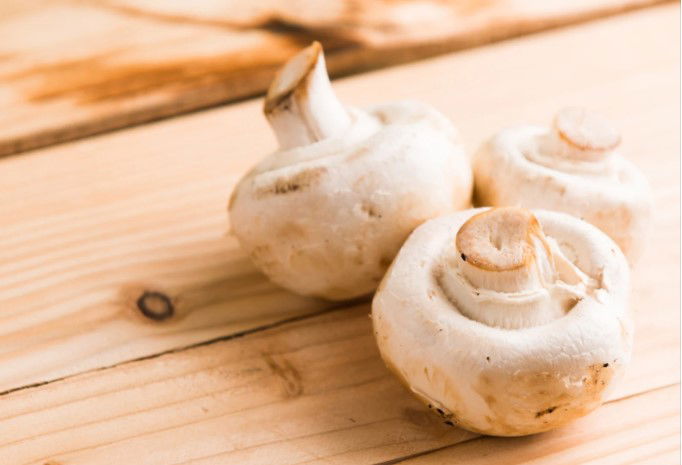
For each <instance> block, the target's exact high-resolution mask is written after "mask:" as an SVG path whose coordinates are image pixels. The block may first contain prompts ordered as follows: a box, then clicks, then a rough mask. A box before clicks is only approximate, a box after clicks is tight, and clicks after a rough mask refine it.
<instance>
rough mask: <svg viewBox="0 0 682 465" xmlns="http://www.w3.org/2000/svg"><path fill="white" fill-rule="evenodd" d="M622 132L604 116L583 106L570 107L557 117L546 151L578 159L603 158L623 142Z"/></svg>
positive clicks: (561, 111)
mask: <svg viewBox="0 0 682 465" xmlns="http://www.w3.org/2000/svg"><path fill="white" fill-rule="evenodd" d="M620 140H621V138H620V134H619V133H618V131H617V130H616V129H615V128H614V127H613V125H611V123H610V122H609V121H608V120H607V119H606V118H604V117H603V116H601V115H599V114H597V113H594V112H591V111H588V110H586V109H584V108H578V107H568V108H564V109H562V110H560V111H559V112H558V113H557V115H556V117H555V118H554V124H553V127H552V131H551V132H550V134H549V136H548V138H547V141H546V142H547V143H548V144H549V147H547V151H548V152H549V153H551V154H553V155H556V156H560V157H564V158H568V159H571V160H577V161H600V160H603V159H604V158H606V157H607V156H608V155H610V154H611V153H612V152H613V150H614V149H615V148H616V147H618V145H619V144H620Z"/></svg>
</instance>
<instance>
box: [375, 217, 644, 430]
mask: <svg viewBox="0 0 682 465" xmlns="http://www.w3.org/2000/svg"><path fill="white" fill-rule="evenodd" d="M628 280H629V269H628V266H627V262H626V260H625V257H624V256H623V254H622V252H621V251H620V250H619V249H618V247H617V246H616V244H615V243H614V242H613V241H612V240H611V239H610V238H609V237H607V236H606V235H605V234H604V233H602V232H601V231H600V230H598V229H597V228H595V227H594V226H592V225H590V224H588V223H586V222H584V221H582V220H580V219H578V218H575V217H573V216H570V215H567V214H565V213H557V212H549V211H544V210H537V211H532V212H531V211H529V210H526V209H522V208H518V207H504V208H493V209H474V210H465V211H461V212H457V213H454V214H451V215H448V216H444V217H441V218H437V219H433V220H430V221H428V222H426V223H425V224H423V225H421V226H420V227H419V228H417V229H416V230H415V231H414V233H413V234H412V235H411V236H410V237H409V239H408V240H407V242H406V243H405V245H404V246H403V247H402V249H401V250H400V252H399V253H398V255H397V257H396V259H395V260H394V262H393V264H392V265H391V267H390V269H389V270H388V272H387V274H386V277H385V278H384V280H383V281H382V283H381V285H380V287H379V290H378V291H377V293H376V295H375V297H374V301H373V303H372V319H373V323H374V331H375V336H376V339H377V343H378V346H379V349H380V352H381V356H382V358H383V359H384V361H385V362H386V364H387V365H388V367H389V368H390V369H391V370H392V371H393V372H394V373H395V374H396V375H397V376H398V377H399V378H400V379H401V381H402V382H403V383H404V384H405V385H406V386H407V387H408V388H409V390H410V391H411V392H412V393H414V394H415V395H416V396H417V397H418V398H419V399H421V400H422V401H423V402H424V403H425V404H427V405H428V406H429V407H430V408H432V409H433V410H434V411H435V412H437V413H438V414H439V415H440V416H441V417H442V418H443V421H444V422H445V423H448V424H457V425H459V426H461V427H463V428H466V429H468V430H471V431H476V432H479V433H483V434H490V435H497V436H520V435H526V434H532V433H538V432H541V431H547V430H550V429H553V428H556V427H559V426H561V425H563V424H565V423H567V422H568V421H570V420H573V419H574V418H577V417H580V416H582V415H585V414H586V413H588V412H590V411H591V410H593V409H594V408H596V407H597V406H599V405H600V404H601V403H602V402H603V401H604V392H605V390H606V389H607V388H609V387H610V386H611V385H612V384H613V380H614V377H615V376H616V375H619V374H620V373H621V372H622V369H623V367H624V366H625V365H626V364H627V363H628V362H629V359H630V354H631V348H632V333H633V329H632V321H631V316H630V314H629V311H628V310H627V304H628V302H627V300H628V286H629V284H628Z"/></svg>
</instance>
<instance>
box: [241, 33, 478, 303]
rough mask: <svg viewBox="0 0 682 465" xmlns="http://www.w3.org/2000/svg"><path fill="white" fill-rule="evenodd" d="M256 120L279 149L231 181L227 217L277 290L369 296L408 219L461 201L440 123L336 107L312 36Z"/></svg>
mask: <svg viewBox="0 0 682 465" xmlns="http://www.w3.org/2000/svg"><path fill="white" fill-rule="evenodd" d="M265 115H266V116H267V118H268V120H269V122H270V125H271V126H272V128H273V130H274V132H275V134H276V135H277V139H278V141H279V145H280V148H279V150H278V151H277V152H275V153H273V154H271V155H270V156H268V157H266V158H265V159H264V160H263V161H262V162H261V163H259V164H258V165H257V166H256V167H255V168H254V169H253V170H252V171H250V172H249V173H248V174H247V175H246V176H245V177H244V178H243V179H242V180H241V181H240V182H239V183H238V185H237V187H236V188H235V190H234V192H233V195H232V198H231V200H230V205H229V212H230V219H231V225H232V230H233V232H234V234H235V235H236V236H237V238H238V239H239V241H240V243H241V245H242V246H243V248H244V249H245V250H246V251H247V252H248V253H249V255H250V256H251V258H252V259H253V261H254V263H255V264H256V265H257V266H258V267H259V268H260V269H261V270H262V271H263V272H264V273H265V274H266V275H267V276H268V277H269V278H270V279H271V280H272V281H274V282H275V283H277V284H279V285H281V286H283V287H285V288H287V289H290V290H293V291H295V292H297V293H299V294H303V295H311V296H317V297H322V298H327V299H331V300H342V299H349V298H353V297H358V296H362V295H365V294H368V293H370V292H372V291H373V290H374V289H375V288H376V286H377V284H378V283H379V281H380V280H381V278H382V277H383V275H384V272H385V271H386V268H387V267H388V265H389V264H390V262H391V261H392V259H393V257H394V256H395V254H396V253H397V252H398V249H399V248H400V246H401V245H402V243H403V241H404V240H405V239H406V238H407V236H408V235H409V233H410V232H411V231H412V230H413V229H414V228H415V227H416V226H418V225H419V224H421V223H422V222H424V221H425V220H427V219H430V218H433V217H436V216H439V215H442V214H445V213H449V212H452V211H455V210H458V209H461V208H466V207H467V206H469V205H470V202H471V191H472V182H473V180H472V178H473V177H472V173H471V168H470V165H469V160H468V158H467V157H466V155H465V153H464V151H463V148H462V145H461V142H460V140H459V137H458V135H457V133H456V131H455V129H454V128H453V127H452V125H451V123H450V122H449V121H448V120H447V119H446V118H445V117H444V116H443V115H441V114H440V113H439V112H437V111H436V110H434V109H433V108H431V107H429V106H427V105H424V104H420V103H415V102H401V103H391V104H383V105H378V106H375V107H372V108H369V109H368V110H360V109H356V108H352V107H346V106H344V105H342V104H341V103H340V102H339V101H338V100H337V98H336V96H335V95H334V92H333V91H332V88H331V84H330V82H329V78H328V76H327V73H326V69H325V63H324V56H323V53H322V48H321V46H320V45H319V44H318V43H317V42H315V43H313V44H312V45H311V46H310V47H308V48H306V49H304V50H303V51H302V52H300V53H299V54H297V55H296V56H294V57H293V58H292V59H291V60H290V61H289V62H288V63H286V64H285V66H284V67H283V68H282V69H281V70H280V71H279V73H278V74H277V76H276V77H275V79H274V81H273V83H272V85H271V86H270V89H269V90H268V93H267V97H266V99H265Z"/></svg>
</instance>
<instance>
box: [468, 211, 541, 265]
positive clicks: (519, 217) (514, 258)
mask: <svg viewBox="0 0 682 465" xmlns="http://www.w3.org/2000/svg"><path fill="white" fill-rule="evenodd" d="M533 237H537V238H540V239H542V238H543V237H544V234H543V232H542V228H541V227H540V223H538V220H537V218H535V216H534V215H533V214H532V213H531V212H530V211H529V210H526V209H524V208H519V207H502V208H492V209H490V210H487V211H484V212H482V213H479V214H477V215H474V216H472V217H471V218H469V220H467V222H466V223H464V224H463V225H462V227H461V228H460V229H459V231H458V232H457V237H456V239H455V242H456V246H457V250H459V251H460V252H461V258H462V259H463V260H465V261H466V262H467V263H468V264H469V265H472V266H474V267H476V268H480V269H483V270H487V271H512V270H517V269H520V268H525V267H527V266H529V265H530V264H532V263H533V262H534V260H535V251H534V244H533ZM547 252H548V253H549V250H547Z"/></svg>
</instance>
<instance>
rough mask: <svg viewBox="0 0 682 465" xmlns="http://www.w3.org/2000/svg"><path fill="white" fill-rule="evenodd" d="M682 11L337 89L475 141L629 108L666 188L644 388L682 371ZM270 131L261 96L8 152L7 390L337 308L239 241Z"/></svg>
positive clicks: (555, 35)
mask: <svg viewBox="0 0 682 465" xmlns="http://www.w3.org/2000/svg"><path fill="white" fill-rule="evenodd" d="M678 11H679V7H678V6H677V5H669V6H663V7H657V8H652V9H647V10H642V11H640V12H638V13H637V14H630V15H622V16H618V17H614V18H612V19H609V20H605V21H601V22H595V23H590V24H586V25H581V26H580V27H576V28H572V29H565V30H560V31H554V32H551V33H545V34H542V35H538V36H534V37H528V38H523V39H519V40H516V41H511V42H505V43H502V44H498V45H495V46H492V47H485V48H480V49H476V50H472V51H469V52H464V53H461V54H457V55H450V56H446V57H441V58H438V59H434V60H429V61H425V62H422V63H418V64H413V65H409V66H404V67H399V68H393V69H389V70H382V71H379V72H375V73H371V74H367V75H364V76H362V77H355V78H350V79H346V80H343V81H340V82H339V85H338V86H337V87H338V90H339V94H340V95H341V96H342V97H343V98H344V100H346V101H348V102H351V103H355V104H369V103H370V100H369V99H368V98H367V96H368V95H371V96H372V97H371V99H372V101H381V100H390V99H395V98H396V97H400V98H405V97H410V98H417V99H422V100H424V101H427V102H429V103H432V104H434V105H435V106H437V107H438V108H439V109H440V110H442V111H443V112H444V113H445V114H446V115H448V116H449V117H451V118H452V119H453V120H454V121H455V122H457V124H458V125H459V127H460V129H461V130H462V133H463V136H464V138H465V141H466V143H467V145H468V146H469V147H470V148H472V149H473V148H474V147H475V146H476V145H477V144H478V143H479V142H480V141H481V140H482V139H483V138H484V137H487V136H488V135H490V134H491V133H492V132H493V131H495V130H497V129H498V128H499V127H501V126H503V125H505V124H510V123H512V122H516V121H519V120H534V121H538V122H542V121H546V120H548V119H549V118H550V117H551V115H552V113H553V112H554V111H555V110H556V109H557V108H558V107H560V106H561V105H565V104H571V103H574V104H587V105H588V106H591V107H593V108H596V109H598V110H602V111H604V112H605V113H607V114H609V115H611V116H612V117H613V118H614V119H615V120H616V122H617V123H618V125H619V126H620V127H621V128H623V131H624V136H625V141H626V142H625V144H626V147H627V148H628V152H629V155H630V157H631V158H632V159H633V160H634V161H635V162H636V163H637V164H639V165H640V166H641V167H642V168H643V169H644V170H645V172H646V174H647V175H648V176H649V179H650V180H651V181H652V184H653V186H654V188H655V194H656V198H657V211H656V217H655V226H656V228H655V235H654V237H653V239H652V247H651V253H650V254H649V255H648V256H647V257H646V258H645V260H644V262H643V263H642V265H641V266H640V268H639V269H638V271H637V272H636V276H635V278H634V280H633V281H634V285H635V293H634V296H635V297H634V298H635V308H636V310H637V311H638V312H639V316H638V320H639V325H640V333H641V334H645V335H646V334H649V336H643V337H640V338H639V339H638V354H642V355H638V357H640V362H639V363H641V364H642V366H641V369H640V370H642V371H641V372H640V378H639V380H640V381H639V382H641V383H642V385H647V383H649V381H651V382H653V383H655V384H657V385H658V384H661V383H663V382H666V380H668V379H670V377H671V376H672V377H673V378H675V377H676V376H677V374H676V373H677V372H675V371H673V372H672V373H666V372H665V370H664V369H663V367H665V366H667V365H666V363H667V362H666V359H665V358H664V357H663V356H662V355H661V354H669V352H670V353H672V349H671V347H675V344H677V335H676V333H675V331H674V329H675V328H676V327H677V326H678V325H679V314H678V312H677V308H678V307H679V294H678V289H677V283H678V282H679V269H678V264H679V221H680V220H679V212H678V208H677V206H678V199H679V182H678V179H677V173H678V171H679V170H678V169H677V168H678V167H679V157H678V156H677V154H678V153H679V145H678V142H679V138H678V137H679V88H678V82H679V74H678V73H679V71H678V67H677V63H678V56H679V55H678V50H679V49H678V48H677V47H678V45H677V42H675V40H674V38H675V37H676V34H677V32H678V31H679V25H678V19H677V14H678ZM614 47H616V49H614ZM557 50H562V51H564V53H562V54H561V55H557ZM586 50H589V53H586V52H585V51H586ZM614 50H618V51H620V52H616V51H614ZM500 76H504V79H500ZM406 83H409V84H408V86H409V87H406ZM473 83H476V86H472V84H473ZM559 89H560V90H559ZM267 134H269V131H268V129H267V127H266V123H265V121H264V118H263V117H262V115H261V113H260V102H259V101H251V102H243V103H239V104H236V105H233V106H230V107H228V108H224V109H218V110H212V111H208V112H204V113H200V114H195V115H190V116H187V117H183V118H178V119H174V120H169V121H165V122H163V123H159V124H154V125H149V126H146V127H140V128H135V129H131V130H128V131H124V132H120V133H112V134H109V135H106V136H102V137H98V138H93V139H90V140H85V141H79V142H75V143H71V144H65V145H63V146H60V147H54V148H50V149H46V150H42V151H38V152H35V153H33V154H27V155H25V156H21V157H12V158H7V159H4V160H3V161H2V162H0V184H1V185H2V186H3V188H4V192H5V195H4V198H3V201H2V211H3V218H2V236H3V238H2V241H0V363H2V367H3V369H2V370H1V371H0V390H9V389H15V388H18V387H20V386H23V385H26V384H30V383H38V382H44V381H46V380H50V379H54V378H58V377H62V376H67V375H71V374H74V373H78V372H82V371H85V370H91V369H94V368H98V367H102V366H107V365H113V364H117V363H120V362H122V361H125V360H130V359H134V358H138V357H145V356H149V355H152V354H155V353H158V352H162V351H166V350H173V349H175V348H178V347H184V346H188V345H192V344H196V343H200V342H202V341H206V340H208V339H211V338H215V337H223V336H228V335H230V334H234V333H235V332H240V331H245V330H249V329H252V328H254V327H259V326H263V325H268V324H272V323H275V322H278V321H282V320H285V319H289V318H296V317H300V316H304V315H309V314H312V313H315V312H319V311H320V310H321V309H324V308H327V306H328V304H324V303H321V302H317V301H313V300H310V299H304V298H300V297H295V296H292V295H290V294H287V293H284V292H283V291H281V290H278V289H277V288H275V287H274V286H272V285H271V284H269V283H267V281H266V280H265V279H264V278H263V277H262V276H261V275H259V274H257V273H256V272H255V270H254V268H253V267H252V266H251V265H250V264H249V263H248V261H247V259H246V257H244V255H243V254H242V252H241V251H240V250H239V248H238V245H237V244H236V241H235V240H234V239H233V238H231V237H225V232H226V231H227V229H228V224H227V220H226V214H225V204H226V200H227V198H228V196H229V193H230V191H231V189H232V187H233V185H234V183H235V182H236V180H237V178H238V177H239V176H240V175H241V174H242V173H243V172H244V171H246V170H247V169H248V167H249V166H251V165H252V164H253V163H255V161H256V160H257V158H258V157H260V156H262V154H265V153H267V152H268V151H269V150H272V148H273V147H274V138H273V137H272V136H269V135H267ZM144 290H151V291H160V292H163V293H164V294H166V295H168V296H169V297H170V298H171V299H172V301H173V303H174V306H175V315H174V316H173V317H172V318H170V319H168V320H166V321H161V322H159V321H153V320H149V319H148V318H143V317H141V315H140V312H139V311H138V310H137V306H136V300H137V299H138V298H139V297H140V296H141V295H142V294H143V291H144ZM652 334H655V337H652ZM669 356H670V355H666V357H669ZM633 382H634V381H633Z"/></svg>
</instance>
